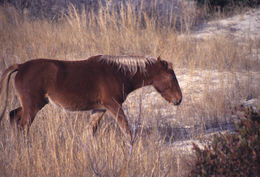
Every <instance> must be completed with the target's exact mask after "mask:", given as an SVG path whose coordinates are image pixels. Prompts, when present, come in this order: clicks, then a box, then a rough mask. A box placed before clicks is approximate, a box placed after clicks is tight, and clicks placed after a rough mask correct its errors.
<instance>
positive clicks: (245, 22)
mask: <svg viewBox="0 0 260 177" xmlns="http://www.w3.org/2000/svg"><path fill="white" fill-rule="evenodd" d="M218 34H228V35H231V36H233V37H238V38H241V37H242V38H244V37H246V38H248V37H249V38H260V9H253V10H250V11H248V12H246V13H243V14H240V15H236V16H233V17H229V18H226V19H221V20H215V21H209V22H207V23H203V24H201V25H199V26H197V27H196V28H195V30H194V31H193V33H192V35H193V36H194V37H196V38H202V39H205V38H207V37H214V36H216V35H218Z"/></svg>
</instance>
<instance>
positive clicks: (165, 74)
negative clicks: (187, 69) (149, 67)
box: [153, 57, 182, 105]
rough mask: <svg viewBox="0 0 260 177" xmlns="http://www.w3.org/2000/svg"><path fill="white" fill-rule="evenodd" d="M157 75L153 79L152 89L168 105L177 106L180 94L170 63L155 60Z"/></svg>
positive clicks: (159, 59) (180, 97)
mask: <svg viewBox="0 0 260 177" xmlns="http://www.w3.org/2000/svg"><path fill="white" fill-rule="evenodd" d="M156 65H157V66H156V67H157V68H158V70H157V73H156V74H155V76H154V79H153V86H154V88H155V89H156V90H157V91H158V92H159V93H160V94H161V95H162V96H163V97H164V98H165V99H166V100H167V101H169V102H170V103H173V104H174V105H179V104H180V103H181V100H182V92H181V89H180V86H179V83H178V80H177V78H176V76H175V73H174V71H173V68H172V63H169V62H167V61H165V60H161V58H160V57H158V58H157V61H156Z"/></svg>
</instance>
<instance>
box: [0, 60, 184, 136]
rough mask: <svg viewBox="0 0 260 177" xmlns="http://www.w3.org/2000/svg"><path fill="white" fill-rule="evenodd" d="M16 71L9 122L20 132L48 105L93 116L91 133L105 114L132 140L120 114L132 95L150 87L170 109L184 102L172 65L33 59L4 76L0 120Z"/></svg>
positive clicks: (148, 61)
mask: <svg viewBox="0 0 260 177" xmlns="http://www.w3.org/2000/svg"><path fill="white" fill-rule="evenodd" d="M16 71H17V74H16V76H15V88H16V91H17V92H18V96H19V99H20V102H21V107H19V108H17V109H15V110H12V111H11V112H10V122H11V125H17V126H18V128H19V129H24V128H25V127H27V128H28V129H29V127H30V125H31V124H32V122H33V120H34V118H35V116H36V114H37V112H38V111H39V110H40V109H42V108H43V107H44V105H46V104H47V103H48V102H52V103H54V104H55V105H58V106H60V107H63V108H65V109H67V110H70V111H83V110H94V112H96V113H97V114H98V116H96V118H95V119H93V120H92V121H91V123H90V127H91V128H92V130H93V133H94V132H95V130H96V128H97V125H98V123H99V121H100V119H101V118H102V116H103V115H104V113H105V112H106V110H109V111H110V112H111V113H112V114H113V116H114V117H115V119H116V120H117V122H118V124H119V126H120V128H121V129H122V130H123V132H125V133H126V134H127V135H128V136H129V138H132V134H131V131H130V128H129V125H128V121H127V119H126V116H125V114H124V112H123V110H122V103H123V102H124V101H125V99H126V97H127V95H128V94H129V93H130V92H132V91H134V90H136V89H138V88H140V87H142V86H146V85H153V86H154V88H155V89H156V90H157V91H158V92H159V93H160V94H161V95H162V96H163V97H164V98H165V99H166V100H167V101H169V102H170V103H173V104H175V105H179V104H180V103H181V100H182V92H181V89H180V87H179V84H178V81H177V79H176V76H175V74H174V71H173V68H172V64H171V63H169V62H167V61H164V60H161V59H160V57H158V58H157V59H154V58H150V57H137V56H108V55H98V56H93V57H90V58H89V59H87V60H82V61H59V60H50V59H35V60H30V61H27V62H25V63H23V64H15V65H12V66H10V67H9V68H8V69H7V70H5V71H4V73H3V76H2V79H1V83H0V91H1V92H0V96H1V105H0V106H1V110H0V120H1V119H2V117H3V115H4V112H5V110H6V107H7V100H8V85H9V79H10V76H11V74H12V73H14V72H16Z"/></svg>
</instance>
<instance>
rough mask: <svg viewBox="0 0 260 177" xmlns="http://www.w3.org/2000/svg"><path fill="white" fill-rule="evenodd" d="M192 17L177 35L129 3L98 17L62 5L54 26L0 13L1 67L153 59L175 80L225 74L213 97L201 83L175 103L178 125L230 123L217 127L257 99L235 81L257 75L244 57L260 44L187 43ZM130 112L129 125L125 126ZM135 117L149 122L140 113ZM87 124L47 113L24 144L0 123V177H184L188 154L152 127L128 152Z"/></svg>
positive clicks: (113, 129) (109, 132)
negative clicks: (37, 61) (168, 66)
mask: <svg viewBox="0 0 260 177" xmlns="http://www.w3.org/2000/svg"><path fill="white" fill-rule="evenodd" d="M195 15H197V12H196V10H195V9H193V10H187V11H186V13H185V12H184V15H183V19H182V20H180V22H181V25H182V26H185V31H184V32H180V31H178V30H176V28H173V27H172V26H171V25H168V26H167V25H166V26H160V25H158V22H157V21H156V18H154V17H153V16H150V15H148V14H146V13H144V12H138V13H136V11H135V9H134V8H133V7H132V6H131V4H128V5H126V6H125V7H121V9H120V10H119V11H116V10H112V11H111V9H109V8H106V7H104V8H101V9H100V10H99V11H98V13H96V12H88V13H86V12H85V11H84V10H82V11H78V10H77V9H76V8H75V7H74V6H71V7H70V8H69V10H68V12H67V13H66V14H64V15H63V16H61V17H60V18H59V19H57V20H55V21H50V20H47V19H36V20H33V19H31V18H30V17H28V16H26V15H24V14H21V13H19V12H18V11H17V10H16V9H14V8H13V7H5V8H3V7H0V41H1V42H0V58H1V63H0V66H1V67H0V69H1V70H3V69H4V68H6V67H7V66H9V65H11V64H13V63H21V62H24V61H26V60H29V59H33V58H55V59H65V60H79V59H86V58H87V57H89V56H92V55H96V54H111V55H150V56H154V57H156V56H159V55H160V56H161V57H162V58H165V59H167V60H169V61H171V62H173V63H174V67H175V69H176V73H177V77H178V74H181V73H182V72H184V73H187V75H188V76H189V77H191V78H193V77H195V76H196V73H197V72H198V71H200V70H202V69H203V70H211V71H219V72H222V71H225V72H230V73H232V74H231V76H230V78H228V79H221V78H220V80H222V82H221V83H220V84H218V86H217V89H213V91H212V86H210V85H209V83H211V82H210V81H208V80H207V76H204V77H205V79H204V80H203V81H200V82H201V83H198V84H201V85H203V87H205V88H204V89H203V90H204V92H203V93H200V94H201V95H202V96H201V98H200V99H199V100H196V99H194V98H193V96H194V97H196V91H195V90H194V94H191V95H184V96H185V97H186V101H185V100H184V102H183V105H182V106H181V107H180V108H178V110H177V115H178V119H182V121H183V124H187V125H189V126H191V125H197V124H198V122H199V123H202V124H204V125H203V126H206V124H208V123H212V122H214V123H215V122H221V121H226V122H230V121H233V120H230V119H228V120H226V119H227V118H228V117H229V116H231V114H232V109H233V108H234V107H235V106H237V105H239V101H240V100H241V99H243V98H246V97H247V96H248V95H249V94H253V95H254V96H259V91H257V90H258V87H256V86H254V85H253V84H252V83H253V81H252V80H250V79H247V82H242V81H240V80H239V76H240V75H239V76H237V74H236V73H240V72H241V71H243V72H245V73H247V74H248V75H249V76H248V78H250V72H249V71H253V70H256V71H257V70H259V60H255V58H254V56H253V55H252V51H255V50H258V51H259V41H257V40H252V39H247V40H244V41H243V42H241V41H238V40H237V39H232V38H230V37H228V36H225V35H220V36H216V37H214V38H208V39H206V40H200V39H196V38H193V37H192V36H191V35H190V34H191V31H190V27H191V26H192V24H194V21H193V19H194V18H192V17H193V16H195ZM173 17H174V16H173ZM176 20H177V19H176ZM182 74H183V73H182ZM250 84H252V85H250ZM214 88H215V87H214ZM184 93H190V92H188V91H187V92H184ZM11 97H13V99H10V100H9V102H10V104H9V107H10V109H11V108H14V107H16V106H17V105H18V104H19V102H18V101H17V98H16V97H15V94H14V89H12V94H11ZM1 104H2V103H1ZM136 104H137V105H140V102H138V101H137V102H136ZM163 106H164V105H163ZM150 109H151V110H153V109H155V108H150ZM137 114H138V113H134V116H132V117H129V119H130V120H131V122H134V121H133V119H135V118H136V116H135V115H137ZM142 116H143V117H142V119H144V120H146V119H148V115H143V114H142ZM153 118H154V119H160V117H153ZM89 119H90V116H89V113H79V112H78V113H69V112H65V111H64V110H62V109H57V108H55V107H53V106H50V105H48V106H46V107H45V108H44V109H42V110H41V111H40V112H39V113H38V115H37V117H36V120H35V122H34V123H33V126H32V127H31V130H30V134H29V137H27V138H25V137H23V136H22V135H20V136H18V137H17V135H16V134H15V133H13V132H12V131H11V129H10V126H9V122H8V116H7V115H6V118H5V120H4V121H2V123H1V130H0V176H55V177H56V176H184V175H185V174H187V173H188V172H189V165H188V164H189V163H190V162H191V161H192V156H191V155H190V152H186V151H185V150H184V151H182V150H178V149H175V148H173V147H172V146H171V145H170V144H167V143H165V141H164V138H163V136H162V135H160V134H159V133H160V132H158V130H157V129H158V127H159V126H160V125H153V127H152V128H151V129H149V130H145V129H142V128H141V130H138V132H139V133H140V134H138V135H137V140H136V142H135V144H134V146H133V149H132V152H130V148H129V145H128V143H127V142H126V141H125V138H124V136H123V135H122V133H121V132H120V130H119V128H118V126H117V125H116V123H115V121H114V120H113V119H111V117H110V116H109V115H106V116H105V118H104V119H103V121H102V122H101V127H99V129H98V132H97V134H96V136H95V137H92V136H89V135H88V133H87V132H86V127H87V125H88V122H89ZM223 119H224V120H223ZM143 122H144V124H145V121H143ZM196 122H197V123H196ZM143 127H145V125H143ZM202 135H203V132H202ZM165 136H166V135H165Z"/></svg>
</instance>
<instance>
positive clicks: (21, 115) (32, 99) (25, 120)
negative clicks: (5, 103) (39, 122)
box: [10, 92, 48, 131]
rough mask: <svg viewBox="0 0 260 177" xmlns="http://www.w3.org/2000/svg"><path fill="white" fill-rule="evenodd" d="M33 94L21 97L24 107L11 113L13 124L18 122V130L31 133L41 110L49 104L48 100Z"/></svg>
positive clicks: (41, 95) (40, 95)
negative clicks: (34, 121) (31, 128)
mask: <svg viewBox="0 0 260 177" xmlns="http://www.w3.org/2000/svg"><path fill="white" fill-rule="evenodd" d="M34 93H35V94H33V93H32V92H31V93H30V94H23V95H21V97H20V98H21V104H22V107H19V108H17V109H15V110H13V111H11V112H10V120H11V124H14V122H16V124H17V128H18V129H19V130H25V129H26V128H27V131H29V128H30V126H31V124H32V122H33V120H34V118H35V116H36V114H37V112H38V111H39V110H41V109H42V108H43V107H44V106H45V105H46V104H47V103H48V100H47V99H46V98H45V97H44V96H43V94H39V93H40V92H39V93H37V92H34Z"/></svg>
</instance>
